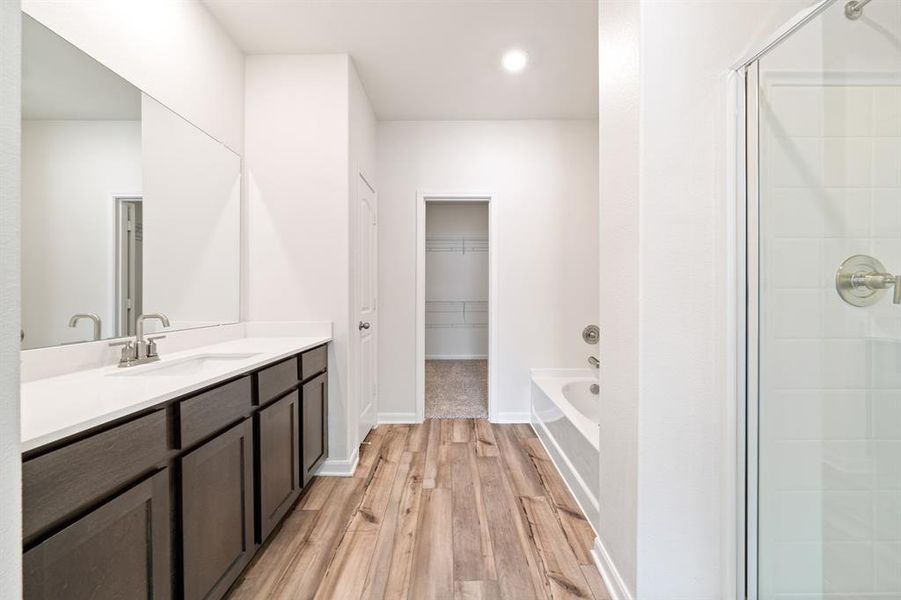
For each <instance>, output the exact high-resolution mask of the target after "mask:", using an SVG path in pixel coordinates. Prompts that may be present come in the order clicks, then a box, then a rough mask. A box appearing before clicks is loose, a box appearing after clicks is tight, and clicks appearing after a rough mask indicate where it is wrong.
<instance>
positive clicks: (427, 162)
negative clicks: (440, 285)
mask: <svg viewBox="0 0 901 600" xmlns="http://www.w3.org/2000/svg"><path fill="white" fill-rule="evenodd" d="M597 165H598V162H597V122H596V121H468V122H467V121H457V122H453V121H445V122H382V123H380V124H379V182H380V189H379V203H380V206H379V218H380V228H379V291H380V312H381V314H380V319H381V328H380V337H379V401H380V405H379V410H380V412H384V413H395V414H397V413H402V414H408V415H415V409H416V400H415V398H416V394H415V389H414V388H415V360H414V356H415V349H416V344H415V312H416V311H415V298H414V294H413V293H412V291H413V290H414V289H415V278H416V194H417V191H426V192H429V193H441V192H443V191H447V192H448V193H454V192H457V193H459V192H473V191H474V192H491V193H494V194H495V195H496V196H495V201H496V203H497V204H496V207H495V210H497V214H496V219H497V227H498V231H497V236H496V238H495V239H492V240H491V244H492V248H493V250H494V251H496V252H497V260H498V265H497V271H498V274H499V281H498V282H497V284H498V307H497V318H498V323H497V328H498V352H497V354H498V363H499V364H497V365H492V368H495V369H497V373H498V378H497V381H498V389H497V397H496V398H494V402H496V406H495V408H496V411H497V413H498V415H499V418H507V419H520V420H523V421H525V420H527V418H528V410H529V369H530V368H532V367H579V366H583V365H584V364H585V361H586V359H587V356H588V355H589V354H590V353H591V352H592V350H593V349H592V348H590V347H589V346H586V345H585V344H584V342H582V338H581V331H582V328H583V327H584V326H585V325H587V324H589V323H593V322H595V320H596V318H597V306H598V300H597V287H598V285H597V278H596V275H595V274H596V273H597V272H598V268H597V255H598V252H597V236H596V230H595V229H594V227H593V225H592V224H593V223H596V222H597V201H596V198H597V168H598V167H597Z"/></svg>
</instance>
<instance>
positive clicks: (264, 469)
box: [258, 391, 301, 542]
mask: <svg viewBox="0 0 901 600" xmlns="http://www.w3.org/2000/svg"><path fill="white" fill-rule="evenodd" d="M299 408H300V393H299V392H297V391H294V392H291V393H290V394H288V395H287V396H285V397H284V398H282V399H281V400H279V401H277V402H275V403H274V404H272V405H271V406H269V407H267V408H264V409H263V410H261V411H260V415H259V430H258V431H259V446H260V462H259V469H260V506H259V517H260V532H261V533H260V539H259V540H258V541H260V542H262V541H263V540H265V539H266V537H268V536H269V534H270V533H271V532H272V529H273V528H274V527H275V526H276V525H277V524H278V522H279V521H280V520H281V518H282V517H283V516H284V515H285V513H286V512H287V511H288V510H289V509H290V508H291V505H292V503H293V501H294V499H295V498H297V495H298V494H299V493H300V485H301V484H300V431H299V429H300V422H299V421H300V420H299V415H298V409H299Z"/></svg>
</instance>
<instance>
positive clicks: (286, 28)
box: [203, 0, 598, 120]
mask: <svg viewBox="0 0 901 600" xmlns="http://www.w3.org/2000/svg"><path fill="white" fill-rule="evenodd" d="M203 2H204V4H206V6H207V7H208V8H209V10H210V11H211V12H212V14H213V15H214V16H215V17H216V18H217V19H218V20H219V22H220V23H221V24H222V26H223V27H224V28H225V30H226V31H227V32H228V33H229V35H231V36H232V38H233V39H234V40H235V41H236V43H237V44H238V45H239V46H240V47H241V48H242V49H243V50H244V51H245V52H246V53H248V54H325V53H344V52H346V53H348V54H350V55H351V56H352V57H353V60H354V63H355V64H356V66H357V71H358V72H359V74H360V78H361V79H362V81H363V85H364V87H365V88H366V92H367V94H368V95H369V99H370V101H371V103H372V106H373V109H374V110H375V112H376V114H377V115H378V117H379V118H380V119H385V120H396V119H576V118H596V117H597V108H598V103H597V85H598V69H597V54H598V43H597V32H598V28H597V2H596V0H532V1H523V0H470V1H464V0H367V1H358V0H342V1H320V0H317V1H312V0H203ZM512 47H518V48H521V49H523V50H525V51H526V52H528V54H529V56H530V59H531V63H530V65H529V67H528V68H527V69H526V70H525V71H524V72H522V73H520V74H517V75H511V74H509V73H506V72H504V71H503V70H502V69H501V67H500V59H501V55H502V54H503V52H504V51H506V50H508V49H510V48H512Z"/></svg>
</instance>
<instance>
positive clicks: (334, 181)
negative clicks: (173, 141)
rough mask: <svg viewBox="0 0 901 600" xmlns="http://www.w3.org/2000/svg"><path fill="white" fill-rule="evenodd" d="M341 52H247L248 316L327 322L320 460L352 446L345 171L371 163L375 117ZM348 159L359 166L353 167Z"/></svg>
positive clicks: (344, 454) (342, 456) (345, 455)
mask: <svg viewBox="0 0 901 600" xmlns="http://www.w3.org/2000/svg"><path fill="white" fill-rule="evenodd" d="M354 79H355V76H354V75H353V71H352V69H351V63H350V60H349V58H348V57H347V56H346V55H315V56H313V55H310V56H287V55H286V56H251V57H248V59H247V81H246V107H247V113H246V122H245V124H246V132H245V136H246V138H245V152H246V154H245V177H246V183H245V185H246V190H247V202H248V208H247V213H248V214H247V225H246V227H247V248H248V250H247V255H248V273H247V278H246V284H245V285H246V288H245V293H246V298H247V304H246V308H245V310H246V314H245V318H246V319H248V320H257V321H272V320H286V321H290V320H305V321H332V322H334V340H335V341H334V343H333V344H332V345H331V352H332V354H331V356H330V357H329V358H330V361H331V362H330V365H329V420H330V423H331V425H330V429H329V460H330V461H332V462H336V461H342V460H348V459H350V458H351V455H352V452H353V450H354V448H355V447H356V439H355V435H354V434H353V433H352V432H354V431H356V418H357V417H358V416H359V415H358V414H357V409H356V397H355V396H354V392H353V390H354V388H353V384H354V381H355V377H354V376H353V374H354V372H355V371H354V363H353V362H352V358H351V354H350V353H351V349H350V338H349V336H350V335H351V334H355V333H356V329H355V328H354V329H352V330H351V329H350V328H349V324H350V323H351V322H352V321H351V314H352V313H351V311H352V306H353V300H352V298H351V286H350V278H351V268H352V265H351V261H350V253H351V241H350V239H351V235H352V231H351V228H352V225H351V224H352V220H351V218H350V214H351V213H350V211H349V206H350V190H351V183H350V182H351V178H352V177H354V178H355V177H356V176H355V175H351V174H352V173H353V170H355V169H363V170H367V172H373V171H374V159H373V156H374V152H373V150H372V149H373V148H374V141H373V140H374V135H373V132H374V126H373V122H374V117H372V114H371V110H369V109H368V103H366V102H364V99H365V95H361V94H362V87H358V83H354ZM352 164H353V165H359V166H358V167H357V166H352Z"/></svg>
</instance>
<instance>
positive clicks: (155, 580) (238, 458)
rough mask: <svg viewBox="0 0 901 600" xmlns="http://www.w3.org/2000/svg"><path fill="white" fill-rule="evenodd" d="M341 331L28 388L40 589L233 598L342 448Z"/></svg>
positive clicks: (28, 572)
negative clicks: (337, 412)
mask: <svg viewBox="0 0 901 600" xmlns="http://www.w3.org/2000/svg"><path fill="white" fill-rule="evenodd" d="M328 341H329V340H328V338H324V339H322V338H319V339H317V338H283V339H278V338H272V339H259V340H254V339H252V338H248V339H242V340H235V341H234V342H230V343H226V344H220V345H219V346H210V347H208V348H204V349H202V351H201V350H196V351H192V352H189V353H181V354H184V355H185V356H173V357H172V358H170V359H164V360H162V361H160V362H158V363H155V364H151V365H142V366H140V367H135V368H128V369H117V368H116V367H115V366H111V367H105V368H102V369H94V370H92V371H90V372H86V373H85V372H82V373H74V374H70V375H67V376H63V377H56V378H51V379H48V380H46V381H36V382H32V383H28V384H26V385H25V386H23V408H24V409H25V410H28V411H30V412H29V414H27V415H26V414H23V422H24V423H31V427H30V430H29V428H26V429H23V436H24V437H23V448H24V452H23V457H22V460H23V464H22V470H23V521H24V523H23V525H24V540H23V542H24V592H25V598H28V599H32V598H87V597H91V598H173V597H174V598H186V599H190V600H193V599H200V598H220V597H222V596H223V595H225V593H226V592H227V591H228V589H229V587H230V586H231V585H232V583H234V581H235V580H236V579H237V578H238V577H239V575H240V574H241V572H242V571H243V569H244V568H245V567H246V566H247V565H248V563H249V562H250V560H251V558H252V557H253V555H254V553H255V552H256V551H257V549H258V548H259V547H260V545H261V544H262V543H263V542H264V541H265V540H266V538H267V537H268V536H269V535H270V534H271V533H272V532H273V531H274V530H275V528H276V527H277V526H278V524H279V523H280V522H281V520H282V519H283V518H284V517H285V515H286V514H287V513H288V512H289V511H290V509H291V507H292V506H293V505H294V503H295V501H296V500H297V499H298V498H299V496H300V494H301V492H302V491H303V489H304V488H305V486H307V485H308V484H309V483H310V480H311V478H312V476H313V474H314V473H315V472H316V469H317V468H318V467H319V465H320V464H321V463H322V462H323V461H324V460H325V458H326V456H327V452H328V450H327V449H328V436H327V431H328V428H327V420H328V383H327V377H328V352H327V351H328V345H327V342H328ZM29 386H31V387H29ZM124 390H128V391H127V393H128V394H130V395H132V396H131V398H130V399H129V400H128V401H125V402H119V403H118V404H117V402H116V398H117V396H119V395H120V394H123V393H126V392H124ZM185 390H189V391H185ZM67 396H69V397H70V398H71V405H70V406H67ZM54 400H55V402H54ZM29 402H30V403H29Z"/></svg>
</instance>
